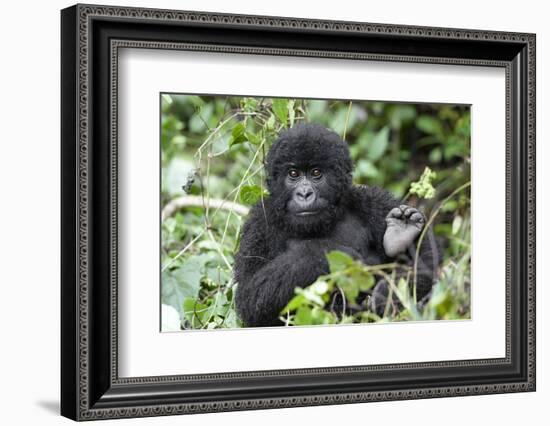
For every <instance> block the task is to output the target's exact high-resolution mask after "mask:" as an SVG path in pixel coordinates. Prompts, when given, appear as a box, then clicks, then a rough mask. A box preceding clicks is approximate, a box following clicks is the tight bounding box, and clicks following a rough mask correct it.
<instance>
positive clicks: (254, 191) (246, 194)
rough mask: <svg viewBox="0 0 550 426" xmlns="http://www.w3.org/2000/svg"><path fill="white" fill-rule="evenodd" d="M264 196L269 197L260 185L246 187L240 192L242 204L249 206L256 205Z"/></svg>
mask: <svg viewBox="0 0 550 426" xmlns="http://www.w3.org/2000/svg"><path fill="white" fill-rule="evenodd" d="M262 196H264V197H265V196H267V192H266V191H264V190H262V188H261V187H259V186H258V185H244V186H243V187H242V188H241V191H240V192H239V199H240V200H241V203H243V204H248V205H254V204H256V203H257V202H258V201H260V199H261V198H262Z"/></svg>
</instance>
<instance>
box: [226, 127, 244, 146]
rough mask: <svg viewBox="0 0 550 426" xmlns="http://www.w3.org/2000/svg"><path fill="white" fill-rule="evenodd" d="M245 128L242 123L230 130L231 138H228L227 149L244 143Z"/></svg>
mask: <svg viewBox="0 0 550 426" xmlns="http://www.w3.org/2000/svg"><path fill="white" fill-rule="evenodd" d="M247 140H248V139H247V138H246V128H245V126H244V124H243V123H240V122H239V123H237V124H235V125H234V126H233V129H231V137H230V138H229V147H230V148H231V147H232V146H233V145H237V144H240V143H243V142H246V141H247Z"/></svg>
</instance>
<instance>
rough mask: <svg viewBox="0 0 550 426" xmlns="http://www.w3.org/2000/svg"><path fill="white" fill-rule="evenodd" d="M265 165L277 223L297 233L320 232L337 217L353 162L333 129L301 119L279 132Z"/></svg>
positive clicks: (340, 209)
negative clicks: (300, 121)
mask: <svg viewBox="0 0 550 426" xmlns="http://www.w3.org/2000/svg"><path fill="white" fill-rule="evenodd" d="M266 167H267V174H268V179H267V186H268V188H269V192H270V194H271V197H270V198H271V203H270V205H271V208H272V209H275V210H273V211H272V216H273V217H274V218H275V224H276V225H277V226H279V227H282V228H284V229H286V230H288V231H290V232H292V233H295V234H300V235H305V234H319V233H321V232H323V231H327V230H329V229H330V227H331V225H332V224H333V223H335V222H336V220H337V219H338V218H339V217H340V216H341V212H342V210H343V209H342V206H341V201H342V198H343V197H344V196H345V195H346V194H347V192H348V190H349V187H350V186H351V172H352V163H351V158H350V155H349V149H348V146H347V144H346V143H345V142H344V141H343V140H342V139H341V138H340V136H338V135H337V134H336V133H334V132H333V131H330V130H328V129H326V128H324V127H323V126H321V125H319V124H313V123H301V124H297V125H296V126H294V127H292V128H291V129H289V130H286V131H284V132H282V133H281V134H280V135H279V138H278V139H277V140H276V141H275V142H274V144H273V146H272V147H271V149H270V151H269V153H268V155H267V165H266Z"/></svg>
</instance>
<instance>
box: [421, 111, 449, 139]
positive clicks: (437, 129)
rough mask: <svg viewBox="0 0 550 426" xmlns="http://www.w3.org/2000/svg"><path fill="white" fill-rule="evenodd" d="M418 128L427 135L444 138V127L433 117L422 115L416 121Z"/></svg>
mask: <svg viewBox="0 0 550 426" xmlns="http://www.w3.org/2000/svg"><path fill="white" fill-rule="evenodd" d="M416 127H418V128H419V129H420V130H422V131H423V132H425V133H428V134H430V135H435V136H443V126H442V125H441V122H440V121H439V120H438V119H437V118H434V117H432V116H429V115H421V116H420V117H418V118H417V119H416Z"/></svg>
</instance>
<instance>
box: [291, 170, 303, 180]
mask: <svg viewBox="0 0 550 426" xmlns="http://www.w3.org/2000/svg"><path fill="white" fill-rule="evenodd" d="M288 175H289V176H290V177H291V178H292V179H296V178H297V177H298V176H300V172H299V171H298V170H296V169H290V170H289V171H288Z"/></svg>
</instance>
